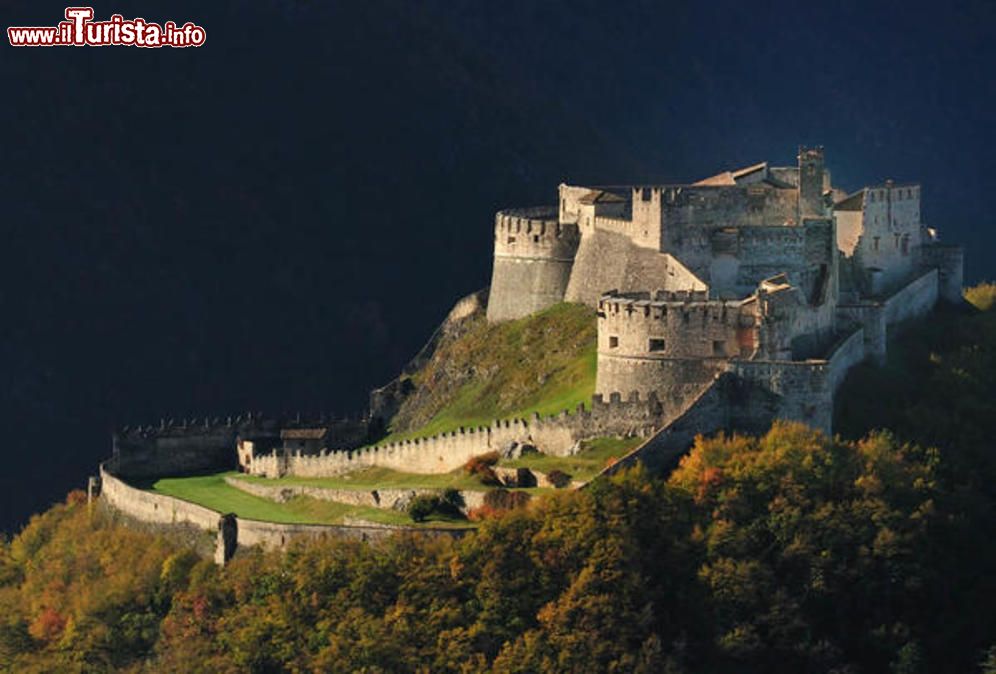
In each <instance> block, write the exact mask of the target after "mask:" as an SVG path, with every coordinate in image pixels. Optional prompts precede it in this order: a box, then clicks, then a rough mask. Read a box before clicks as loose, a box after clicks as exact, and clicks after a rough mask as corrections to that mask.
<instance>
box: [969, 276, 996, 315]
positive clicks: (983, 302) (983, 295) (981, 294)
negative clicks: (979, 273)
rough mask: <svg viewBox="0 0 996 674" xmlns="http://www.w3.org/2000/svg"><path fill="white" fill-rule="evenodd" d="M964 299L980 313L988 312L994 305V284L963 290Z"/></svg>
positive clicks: (995, 289) (995, 300)
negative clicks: (980, 311)
mask: <svg viewBox="0 0 996 674" xmlns="http://www.w3.org/2000/svg"><path fill="white" fill-rule="evenodd" d="M965 299H966V300H968V301H969V302H970V303H971V304H974V305H975V306H976V308H978V309H980V310H982V311H989V310H990V309H992V307H993V304H996V283H980V284H979V285H977V286H974V287H972V288H965Z"/></svg>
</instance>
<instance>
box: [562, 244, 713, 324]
mask: <svg viewBox="0 0 996 674" xmlns="http://www.w3.org/2000/svg"><path fill="white" fill-rule="evenodd" d="M650 279H652V280H653V284H651V281H650ZM651 286H652V287H653V288H654V289H658V288H659V289H666V290H705V289H706V285H705V284H704V283H703V282H702V281H701V280H699V279H698V278H697V277H696V276H695V274H693V273H692V272H691V271H690V270H689V269H688V268H687V267H686V266H685V265H683V264H681V262H679V261H678V260H676V259H675V258H674V257H673V256H671V255H669V254H667V253H662V252H660V251H658V250H653V249H650V248H645V247H642V246H638V245H636V244H635V243H633V241H632V239H630V238H629V237H628V236H626V235H625V234H622V233H620V232H617V231H609V230H605V229H601V228H596V229H595V230H594V231H593V232H592V233H590V234H585V235H584V236H583V237H582V239H581V245H580V246H579V247H578V252H577V255H576V257H575V260H574V267H573V269H572V271H571V274H570V280H569V282H568V284H567V290H566V292H565V294H564V300H566V301H567V302H579V303H582V304H587V305H588V306H591V307H594V306H597V305H598V300H599V298H600V297H601V296H602V294H603V293H605V291H607V290H609V289H612V288H614V289H616V290H619V291H621V292H630V291H638V290H647V289H648V288H649V287H651Z"/></svg>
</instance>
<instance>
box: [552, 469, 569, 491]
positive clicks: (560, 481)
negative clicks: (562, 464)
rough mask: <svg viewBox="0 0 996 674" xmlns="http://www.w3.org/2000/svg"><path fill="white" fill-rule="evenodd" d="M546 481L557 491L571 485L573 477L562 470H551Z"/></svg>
mask: <svg viewBox="0 0 996 674" xmlns="http://www.w3.org/2000/svg"><path fill="white" fill-rule="evenodd" d="M546 479H547V480H549V481H550V484H552V485H553V486H554V487H556V488H557V489H563V488H564V487H566V486H568V485H569V484H570V483H571V476H570V475H568V474H567V473H565V472H564V471H562V470H551V471H550V472H549V473H547V474H546Z"/></svg>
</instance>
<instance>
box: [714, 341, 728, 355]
mask: <svg viewBox="0 0 996 674" xmlns="http://www.w3.org/2000/svg"><path fill="white" fill-rule="evenodd" d="M712 355H714V356H725V355H726V342H725V341H723V340H722V339H714V340H712Z"/></svg>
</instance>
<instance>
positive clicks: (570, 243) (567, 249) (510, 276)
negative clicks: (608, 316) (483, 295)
mask: <svg viewBox="0 0 996 674" xmlns="http://www.w3.org/2000/svg"><path fill="white" fill-rule="evenodd" d="M579 241H580V233H579V231H578V228H577V225H573V224H561V223H560V222H558V220H557V213H556V209H555V208H538V209H519V210H513V211H503V212H500V213H498V214H497V215H496V216H495V249H494V271H493V273H492V276H491V290H490V296H489V298H488V314H487V315H488V320H489V321H492V322H494V321H504V320H509V319H515V318H521V317H523V316H528V315H529V314H532V313H535V312H537V311H540V310H542V309H545V308H547V307H549V306H552V305H554V304H556V303H558V302H562V301H563V300H564V293H565V291H566V289H567V283H568V280H569V279H570V275H571V268H572V265H573V263H574V256H575V254H576V253H577V248H578V243H579Z"/></svg>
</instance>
